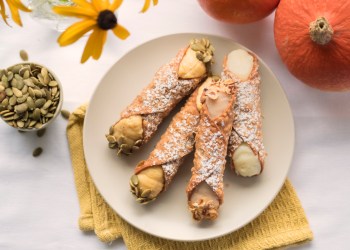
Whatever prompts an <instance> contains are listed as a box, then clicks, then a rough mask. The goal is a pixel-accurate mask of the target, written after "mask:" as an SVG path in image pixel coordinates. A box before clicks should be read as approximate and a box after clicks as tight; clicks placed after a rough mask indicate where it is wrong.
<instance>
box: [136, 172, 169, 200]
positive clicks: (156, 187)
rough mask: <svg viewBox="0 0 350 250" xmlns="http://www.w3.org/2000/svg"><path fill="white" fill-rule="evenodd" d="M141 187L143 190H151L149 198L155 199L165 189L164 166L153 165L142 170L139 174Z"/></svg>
mask: <svg viewBox="0 0 350 250" xmlns="http://www.w3.org/2000/svg"><path fill="white" fill-rule="evenodd" d="M137 177H138V179H139V188H140V189H141V190H143V191H144V190H147V189H150V190H151V194H150V195H149V197H148V198H149V199H153V198H155V197H157V196H158V194H159V193H160V192H161V191H162V190H163V187H164V172H163V169H162V167H160V166H153V167H150V168H146V169H144V170H142V171H141V172H140V173H139V174H138V175H137Z"/></svg>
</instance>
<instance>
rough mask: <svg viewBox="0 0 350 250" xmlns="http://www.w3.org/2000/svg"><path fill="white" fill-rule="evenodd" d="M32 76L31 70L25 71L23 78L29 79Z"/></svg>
mask: <svg viewBox="0 0 350 250" xmlns="http://www.w3.org/2000/svg"><path fill="white" fill-rule="evenodd" d="M29 76H30V73H29V70H26V71H24V73H23V79H28V78H29Z"/></svg>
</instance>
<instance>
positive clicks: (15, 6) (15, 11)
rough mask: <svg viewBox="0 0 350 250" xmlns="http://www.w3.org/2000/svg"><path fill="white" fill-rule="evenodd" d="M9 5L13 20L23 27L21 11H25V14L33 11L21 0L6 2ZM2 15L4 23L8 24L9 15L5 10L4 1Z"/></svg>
mask: <svg viewBox="0 0 350 250" xmlns="http://www.w3.org/2000/svg"><path fill="white" fill-rule="evenodd" d="M6 2H7V5H8V7H9V9H10V12H11V17H12V20H13V21H14V22H15V23H17V24H18V25H19V26H22V21H21V17H20V15H19V10H21V11H24V12H30V11H31V10H30V9H28V8H27V7H26V6H25V5H24V4H23V3H22V2H21V1H20V0H6ZM0 15H1V17H2V19H3V20H4V22H5V23H6V24H7V25H9V24H8V22H7V18H8V17H7V15H6V10H5V3H4V0H0Z"/></svg>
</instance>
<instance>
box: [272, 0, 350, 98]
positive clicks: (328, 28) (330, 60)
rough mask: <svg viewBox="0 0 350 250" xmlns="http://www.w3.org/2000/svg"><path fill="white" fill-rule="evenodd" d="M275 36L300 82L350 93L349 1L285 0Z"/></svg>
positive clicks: (279, 8) (277, 14)
mask: <svg viewBox="0 0 350 250" xmlns="http://www.w3.org/2000/svg"><path fill="white" fill-rule="evenodd" d="M274 36H275V42H276V47H277V49H278V52H279V54H280V56H281V58H282V60H283V62H284V63H285V64H286V65H287V67H288V69H289V71H290V72H291V73H292V74H293V75H294V76H296V77H297V78H298V79H300V80H301V81H303V82H304V83H306V84H308V85H310V86H312V87H315V88H318V89H321V90H326V91H344V90H350V1H349V0H281V1H280V4H279V5H278V7H277V10H276V15H275V23H274Z"/></svg>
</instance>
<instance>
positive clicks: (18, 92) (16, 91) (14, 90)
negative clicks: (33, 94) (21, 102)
mask: <svg viewBox="0 0 350 250" xmlns="http://www.w3.org/2000/svg"><path fill="white" fill-rule="evenodd" d="M12 91H13V94H14V95H15V96H16V97H22V96H23V94H22V91H20V90H19V89H18V88H15V87H12Z"/></svg>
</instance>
